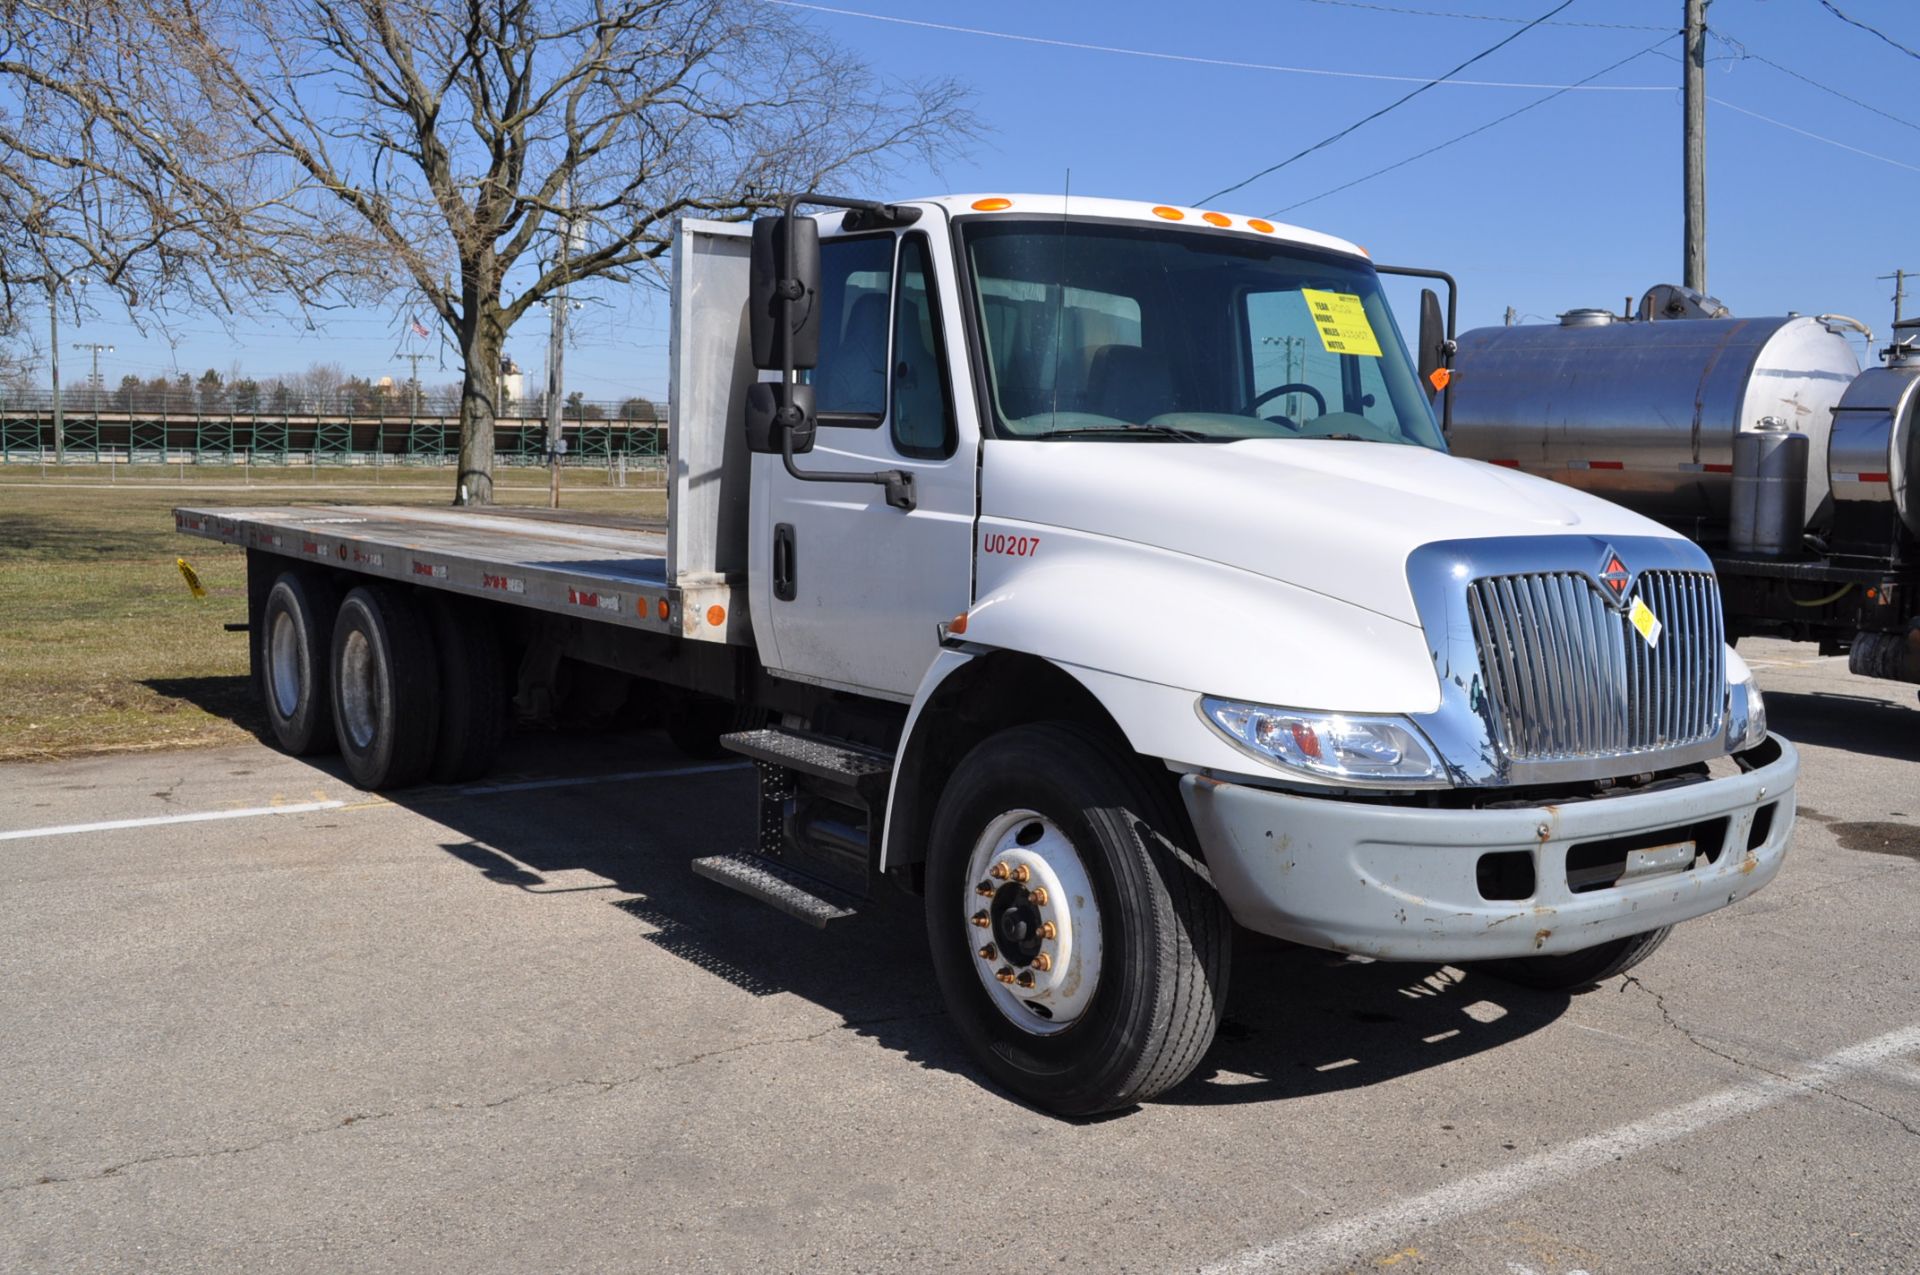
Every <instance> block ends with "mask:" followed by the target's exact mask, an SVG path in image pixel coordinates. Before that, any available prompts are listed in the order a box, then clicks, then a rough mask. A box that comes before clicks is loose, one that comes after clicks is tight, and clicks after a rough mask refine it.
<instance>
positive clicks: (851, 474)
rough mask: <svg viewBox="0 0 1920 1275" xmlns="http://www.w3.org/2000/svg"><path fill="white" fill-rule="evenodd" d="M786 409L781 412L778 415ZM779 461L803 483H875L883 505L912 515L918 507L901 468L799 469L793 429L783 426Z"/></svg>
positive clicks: (910, 479)
mask: <svg viewBox="0 0 1920 1275" xmlns="http://www.w3.org/2000/svg"><path fill="white" fill-rule="evenodd" d="M790 410H791V409H786V410H783V411H782V413H781V415H782V416H784V415H786V413H787V411H790ZM780 459H781V461H782V462H784V463H785V465H786V467H787V473H789V474H790V475H792V476H793V477H794V478H797V479H799V480H800V481H801V482H803V483H878V484H879V485H880V486H882V487H885V488H886V489H887V503H888V504H889V505H892V506H893V507H894V508H895V509H899V510H902V511H904V512H907V513H912V512H913V510H914V509H915V508H916V507H917V506H918V504H919V501H918V500H916V499H915V497H914V491H913V474H912V473H910V472H909V471H907V470H904V469H880V470H856V469H848V470H832V469H801V468H800V467H799V466H797V465H795V464H794V463H793V429H792V427H791V426H789V425H786V424H784V423H783V425H782V427H781V430H780Z"/></svg>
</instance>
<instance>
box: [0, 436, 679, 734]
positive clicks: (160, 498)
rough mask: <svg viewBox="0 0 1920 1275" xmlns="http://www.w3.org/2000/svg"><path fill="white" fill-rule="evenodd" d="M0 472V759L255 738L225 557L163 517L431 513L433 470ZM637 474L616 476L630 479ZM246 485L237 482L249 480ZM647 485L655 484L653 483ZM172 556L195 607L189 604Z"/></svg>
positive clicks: (614, 496) (639, 508) (627, 508)
mask: <svg viewBox="0 0 1920 1275" xmlns="http://www.w3.org/2000/svg"><path fill="white" fill-rule="evenodd" d="M109 468H116V467H109V466H99V465H76V466H69V467H67V468H66V469H65V470H61V471H53V470H52V467H51V466H50V467H49V473H48V475H47V477H46V478H44V479H42V478H41V477H40V471H39V467H38V466H29V465H0V761H20V760H28V759H41V758H52V757H68V756H74V755H76V754H81V753H96V752H121V751H129V750H136V749H145V748H170V747H177V746H181V745H191V744H213V743H222V742H228V741H232V740H236V739H242V738H245V737H246V736H247V735H248V734H249V733H250V732H251V731H252V730H254V729H255V728H256V727H257V726H258V725H259V719H258V717H257V715H256V712H257V710H256V709H255V707H254V705H253V703H252V698H251V696H250V694H249V692H248V690H247V685H246V671H247V636H246V635H245V634H244V633H228V632H226V631H225V630H224V629H223V628H222V627H221V626H222V625H223V624H225V623H226V622H228V621H238V620H244V619H245V618H246V568H245V559H244V555H243V554H242V552H241V551H240V550H239V549H236V548H231V547H229V546H226V545H217V544H213V543H211V542H209V541H205V540H198V539H193V538H189V537H186V536H179V535H176V534H175V533H174V530H173V519H172V516H171V510H172V509H173V507H174V506H175V505H249V504H251V505H259V504H310V503H347V504H443V503H446V502H447V501H448V499H449V498H450V495H451V490H452V483H453V478H452V471H451V470H447V469H397V468H386V469H383V470H382V471H380V472H379V474H378V476H377V482H376V479H375V475H374V473H373V471H371V470H369V469H364V468H359V467H354V468H345V467H342V468H322V469H319V470H309V469H306V468H304V467H300V466H293V467H287V468H276V469H265V468H256V469H254V470H252V472H251V474H250V475H249V474H248V473H246V472H245V471H243V470H241V469H239V468H231V469H229V468H220V467H213V466H193V465H188V466H186V467H185V470H184V476H183V473H182V471H181V470H180V469H178V468H174V467H161V466H151V467H149V466H142V467H140V469H138V470H133V471H130V472H129V471H127V470H126V468H125V467H124V466H122V467H117V468H118V470H119V471H120V472H116V473H114V474H113V475H112V478H111V481H109V476H108V474H106V473H103V472H101V471H103V470H107V469H109ZM636 477H637V476H630V478H629V481H630V482H631V481H634V480H635V478H636ZM496 478H497V480H498V481H497V485H496V498H497V499H498V501H499V503H501V504H503V505H529V506H543V505H545V504H546V503H547V485H546V473H545V471H544V470H519V471H514V470H504V471H500V472H499V473H498V474H496ZM249 479H251V482H250V483H249ZM655 481H657V479H656V480H655ZM561 503H562V505H563V507H565V508H568V509H588V510H595V511H604V512H608V513H625V514H634V515H655V516H657V515H659V514H660V513H661V512H662V511H663V510H664V509H665V507H666V502H665V496H664V494H663V493H662V491H661V490H660V488H659V487H657V486H654V487H651V488H644V487H628V488H625V489H619V488H612V487H609V486H608V485H607V475H606V472H605V471H604V470H577V471H568V473H567V474H566V491H565V493H564V494H563V496H562V498H561ZM179 557H184V558H186V559H187V560H188V561H189V562H190V563H191V564H192V565H193V568H194V570H195V571H196V572H197V573H198V574H199V577H200V581H201V583H202V584H203V585H204V586H205V587H206V590H207V596H206V597H205V598H203V599H196V598H194V597H193V596H192V595H191V594H190V593H189V592H188V591H187V587H186V584H185V582H184V581H183V580H182V579H181V577H180V573H179V571H178V569H177V568H176V567H175V565H174V559H175V558H179Z"/></svg>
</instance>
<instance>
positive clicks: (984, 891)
mask: <svg viewBox="0 0 1920 1275" xmlns="http://www.w3.org/2000/svg"><path fill="white" fill-rule="evenodd" d="M973 892H974V893H975V894H977V895H979V896H980V897H981V898H983V899H991V898H992V897H993V882H991V881H982V882H981V883H980V884H979V885H976V886H974V887H973Z"/></svg>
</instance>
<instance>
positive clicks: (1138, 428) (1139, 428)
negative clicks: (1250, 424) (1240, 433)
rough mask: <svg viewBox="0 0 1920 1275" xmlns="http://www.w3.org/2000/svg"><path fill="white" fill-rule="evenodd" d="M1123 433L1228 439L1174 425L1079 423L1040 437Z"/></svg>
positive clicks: (1189, 439) (1202, 440) (1207, 440)
mask: <svg viewBox="0 0 1920 1275" xmlns="http://www.w3.org/2000/svg"><path fill="white" fill-rule="evenodd" d="M1125 434H1136V435H1138V434H1147V435H1151V436H1153V437H1155V438H1177V439H1180V440H1181V441H1182V442H1187V443H1214V442H1227V441H1230V440H1228V439H1226V438H1224V437H1223V436H1219V435H1213V434H1200V433H1196V432H1195V431H1193V430H1190V429H1181V428H1179V427H1178V426H1175V425H1152V424H1142V425H1080V426H1075V427H1073V428H1069V429H1050V430H1048V431H1047V432H1046V433H1044V434H1042V435H1041V437H1042V438H1100V437H1103V436H1105V437H1114V436H1117V435H1125Z"/></svg>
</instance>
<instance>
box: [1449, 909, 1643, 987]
mask: <svg viewBox="0 0 1920 1275" xmlns="http://www.w3.org/2000/svg"><path fill="white" fill-rule="evenodd" d="M1672 930H1673V927H1672V926H1670V925H1669V926H1662V927H1661V928H1660V929H1657V930H1648V931H1647V932H1646V933H1644V934H1629V935H1628V936H1627V937H1626V938H1623V939H1614V940H1613V941H1612V942H1610V943H1600V944H1597V945H1596V946H1593V947H1585V948H1581V949H1580V950H1579V951H1578V952H1565V953H1562V954H1561V955H1559V956H1515V957H1509V958H1507V959H1506V960H1499V961H1477V962H1475V963H1474V968H1476V969H1479V970H1481V971H1483V972H1485V973H1487V974H1491V975H1493V976H1494V977H1495V978H1499V979H1505V980H1506V981H1507V982H1509V983H1518V984H1519V985H1520V986H1522V987H1532V988H1536V989H1538V990H1539V991H1543V992H1575V991H1583V990H1585V989H1587V988H1589V987H1592V986H1594V985H1595V984H1597V983H1604V982H1606V981H1607V980H1608V979H1610V978H1612V977H1614V976H1615V975H1617V974H1624V973H1626V972H1627V971H1628V970H1630V969H1632V968H1633V967H1634V966H1636V965H1638V964H1639V963H1640V962H1642V961H1644V960H1646V959H1647V958H1648V957H1649V956H1652V955H1653V952H1654V949H1655V948H1657V947H1659V946H1660V945H1661V944H1662V943H1664V942H1666V941H1667V935H1668V934H1669V933H1671V932H1672Z"/></svg>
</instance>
